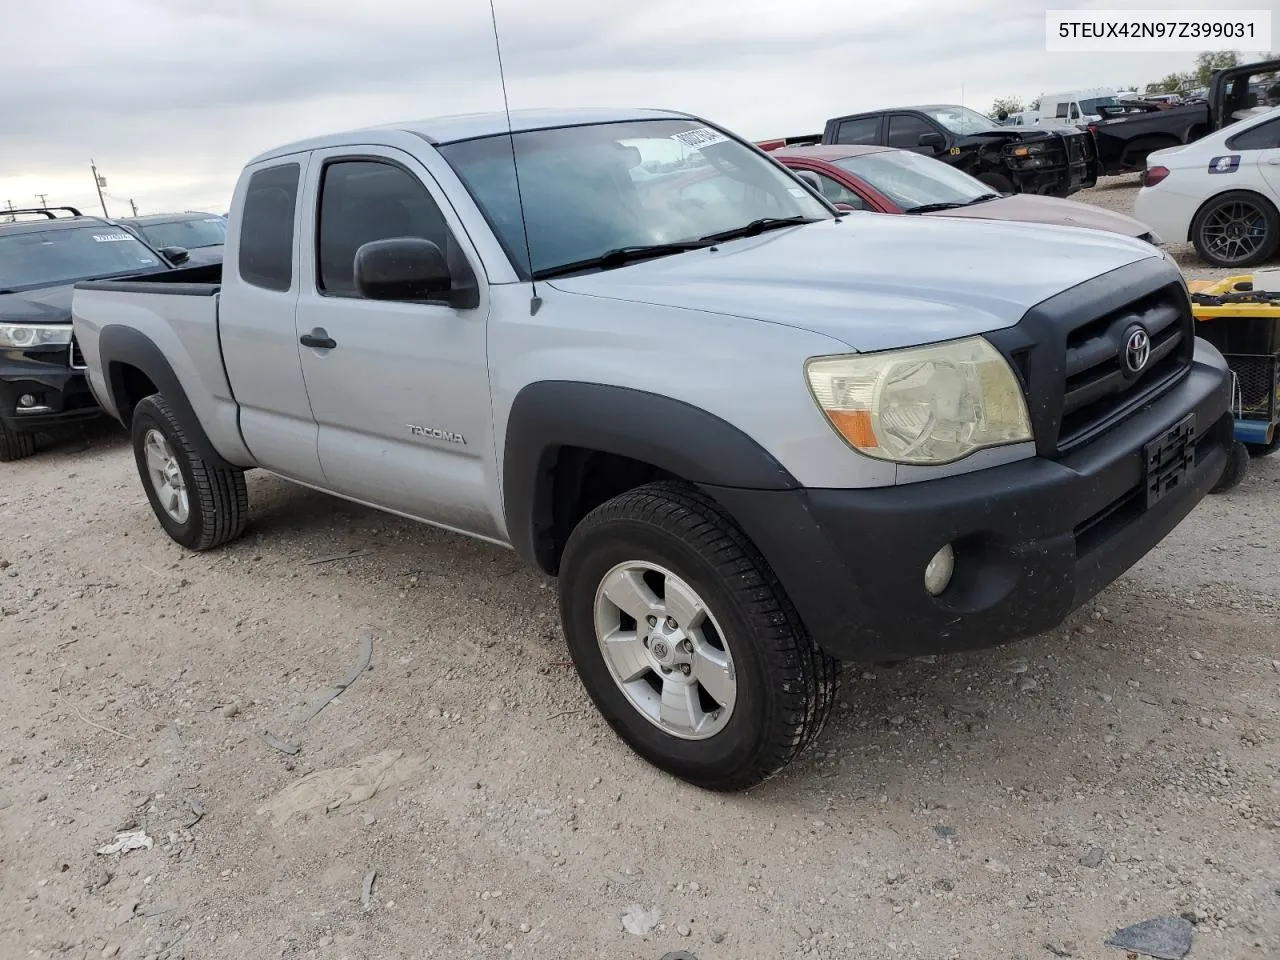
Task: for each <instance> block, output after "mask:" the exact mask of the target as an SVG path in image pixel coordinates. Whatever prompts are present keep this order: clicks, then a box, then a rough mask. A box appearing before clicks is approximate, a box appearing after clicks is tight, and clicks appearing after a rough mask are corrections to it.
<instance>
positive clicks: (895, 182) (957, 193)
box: [758, 141, 1159, 243]
mask: <svg viewBox="0 0 1280 960" xmlns="http://www.w3.org/2000/svg"><path fill="white" fill-rule="evenodd" d="M784 143H785V141H765V142H764V143H760V144H758V146H760V147H761V148H762V149H764V150H767V151H769V155H770V156H772V157H773V158H774V159H776V160H777V161H778V162H779V163H781V164H783V165H785V166H787V167H790V168H791V169H792V170H795V171H797V172H799V173H804V172H806V171H807V174H808V175H807V176H806V177H805V179H806V180H808V181H809V182H810V183H812V184H813V185H814V186H816V187H817V188H818V189H819V190H820V191H821V192H822V195H823V196H824V197H826V198H827V199H828V200H830V201H831V202H832V203H834V204H836V205H837V206H842V207H846V208H851V209H854V210H869V211H872V212H875V213H910V214H923V215H926V216H941V217H968V218H974V219H980V220H1018V221H1023V222H1027V223H1050V224H1057V225H1060V226H1073V227H1089V228H1092V229H1094V230H1109V231H1111V232H1112V233H1120V234H1124V235H1125V236H1129V237H1138V238H1139V239H1142V240H1146V241H1147V242H1148V243H1158V242H1159V238H1158V237H1155V236H1154V235H1153V234H1152V232H1151V228H1150V227H1148V226H1146V225H1145V224H1143V223H1141V222H1139V221H1138V220H1135V219H1134V218H1133V217H1129V216H1125V215H1124V214H1123V213H1117V212H1115V211H1114V210H1106V209H1103V208H1102V207H1096V206H1093V205H1092V204H1088V203H1078V202H1077V201H1075V200H1064V199H1062V198H1059V197H1046V196H1039V195H1036V194H1031V193H1013V194H999V193H995V192H994V191H993V190H992V189H991V187H989V186H988V185H987V184H985V183H983V182H982V181H981V180H978V179H976V178H974V177H971V176H969V174H967V173H965V172H964V171H962V170H957V169H956V168H955V167H953V166H951V165H950V164H946V163H942V162H941V161H938V160H935V159H933V158H932V157H927V156H924V155H923V154H920V153H915V152H913V151H910V150H899V149H897V148H894V147H882V146H864V145H857V144H844V145H840V146H796V147H789V146H785V145H784Z"/></svg>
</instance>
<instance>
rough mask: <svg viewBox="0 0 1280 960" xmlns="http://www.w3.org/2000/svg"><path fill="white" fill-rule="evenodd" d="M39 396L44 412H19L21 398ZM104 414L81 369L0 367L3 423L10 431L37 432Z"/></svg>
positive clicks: (24, 365)
mask: <svg viewBox="0 0 1280 960" xmlns="http://www.w3.org/2000/svg"><path fill="white" fill-rule="evenodd" d="M27 393H30V394H35V395H37V396H39V398H40V403H39V405H40V406H42V407H45V408H48V409H47V411H45V412H41V413H20V412H19V408H18V398H19V397H21V396H22V395H23V394H27ZM101 415H102V408H101V407H100V406H98V402H97V400H96V399H95V398H94V396H93V392H92V391H91V390H90V389H89V382H88V380H87V379H86V378H85V375H84V372H83V371H81V370H73V369H71V368H70V367H58V366H54V365H52V364H47V363H17V362H6V363H3V364H0V420H2V421H4V424H5V426H6V427H8V428H9V429H10V430H15V431H19V432H22V433H35V432H38V431H44V430H53V429H56V428H59V427H63V426H67V425H70V424H74V423H79V422H80V421H82V420H88V419H92V418H93V417H98V416H101Z"/></svg>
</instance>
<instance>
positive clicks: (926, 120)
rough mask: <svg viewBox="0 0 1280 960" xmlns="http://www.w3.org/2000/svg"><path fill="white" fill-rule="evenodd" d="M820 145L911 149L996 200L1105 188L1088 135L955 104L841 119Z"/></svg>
mask: <svg viewBox="0 0 1280 960" xmlns="http://www.w3.org/2000/svg"><path fill="white" fill-rule="evenodd" d="M798 141H799V138H791V139H790V140H789V142H791V143H798ZM818 141H819V138H812V139H810V140H809V142H818ZM820 142H821V143H823V144H827V145H835V144H839V145H842V146H847V145H849V144H862V145H869V146H885V147H898V148H900V149H902V150H912V151H914V152H916V153H922V154H924V155H925V156H928V157H934V158H936V159H938V160H941V161H942V162H943V163H948V164H950V165H951V166H953V167H957V168H959V169H960V170H963V171H964V172H965V173H968V174H970V175H971V176H974V177H976V178H977V179H979V180H981V181H982V182H983V183H985V184H986V185H987V186H988V187H990V188H991V189H993V190H995V191H996V192H997V193H1037V194H1047V195H1050V196H1057V197H1066V196H1070V195H1071V194H1073V193H1075V192H1076V191H1077V190H1082V189H1085V188H1086V187H1092V186H1093V185H1094V184H1095V183H1097V181H1098V165H1097V151H1096V148H1095V146H1094V142H1093V136H1092V134H1090V133H1089V132H1088V131H1085V130H1077V129H1075V128H1073V127H1062V128H1048V127H1045V126H1034V127H1019V126H1001V125H1000V124H999V123H997V122H996V121H994V120H992V119H991V118H990V117H987V116H984V115H983V114H981V113H978V112H977V111H976V110H970V109H969V108H968V107H961V106H955V105H953V104H940V105H933V106H923V107H900V108H898V109H894V110H876V111H872V112H869V113H855V114H851V115H849V116H847V117H836V118H834V119H832V120H828V121H827V125H826V129H825V130H824V132H823V134H822V137H821V138H820Z"/></svg>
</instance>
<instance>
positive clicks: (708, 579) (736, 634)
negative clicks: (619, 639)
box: [560, 483, 840, 790]
mask: <svg viewBox="0 0 1280 960" xmlns="http://www.w3.org/2000/svg"><path fill="white" fill-rule="evenodd" d="M629 562H641V563H652V564H658V565H660V566H662V567H664V568H666V569H667V570H670V571H671V572H672V573H674V574H675V575H676V576H678V577H679V578H680V579H682V580H683V581H684V582H685V583H687V584H688V585H689V586H690V587H691V588H692V589H693V590H694V591H695V592H696V593H697V594H698V596H699V597H701V598H704V601H705V603H706V606H707V608H708V609H709V610H710V611H711V612H712V615H713V616H714V618H715V620H716V621H717V622H718V624H719V625H720V627H721V630H722V633H723V637H722V639H723V640H724V645H725V647H727V649H728V650H729V652H730V655H731V656H732V658H733V664H734V669H735V671H736V680H737V685H736V691H737V693H736V700H735V703H734V705H733V709H732V711H731V713H730V714H729V717H728V719H727V721H725V725H724V727H723V729H721V730H720V731H719V732H716V733H714V734H713V735H711V736H709V737H707V738H706V739H701V740H690V739H682V738H680V737H677V736H674V735H672V734H671V733H668V732H667V731H666V730H664V729H662V728H660V727H659V726H658V725H657V724H656V723H655V722H653V721H651V720H649V719H647V718H646V716H645V715H643V714H642V713H641V712H640V710H639V709H638V708H637V707H636V706H633V705H632V703H631V701H630V700H629V699H628V697H627V695H626V694H624V693H623V692H622V689H621V687H620V686H619V684H618V683H617V682H616V681H615V680H614V678H613V674H612V673H611V672H610V669H609V666H608V665H607V663H606V662H605V658H604V655H603V654H602V652H601V648H600V644H599V643H598V641H597V639H596V627H595V602H596V592H597V590H598V589H599V587H600V585H601V584H602V582H603V580H604V578H605V576H606V575H607V574H608V573H609V572H610V571H611V570H613V568H614V567H615V566H617V565H618V564H623V563H629ZM560 615H561V620H562V622H563V624H564V631H565V637H566V639H567V641H568V646H569V651H570V653H571V655H572V657H573V661H574V664H575V665H576V667H577V670H578V675H579V677H581V679H582V683H583V686H584V687H585V688H586V690H587V693H588V694H589V695H590V697H591V699H592V700H593V701H594V702H595V705H596V707H597V708H598V709H599V710H600V713H601V714H602V715H603V716H604V718H605V720H606V721H607V722H608V723H609V725H610V726H611V727H613V729H614V731H615V732H616V733H617V734H618V735H619V736H620V737H621V738H622V739H623V740H625V741H626V742H627V743H628V744H629V745H630V746H631V748H632V749H633V750H635V751H636V753H638V754H639V755H640V756H641V757H643V758H644V759H645V760H647V761H648V762H650V763H652V764H653V765H654V766H656V767H658V768H660V769H662V770H665V771H667V772H668V773H671V774H673V775H675V776H677V777H680V778H681V779H683V780H686V781H688V782H689V783H692V784H694V785H696V786H699V787H704V788H706V789H710V790H741V789H745V788H747V787H750V786H752V785H754V784H757V783H760V782H761V781H763V780H766V779H768V778H769V777H771V776H773V775H774V774H776V773H777V772H778V771H780V770H781V769H782V768H783V767H785V766H786V765H787V764H788V763H790V762H791V761H792V760H793V759H794V758H795V757H796V756H797V755H798V754H799V753H800V752H801V751H802V750H803V749H804V748H805V747H806V746H808V744H809V743H810V742H811V741H812V740H813V739H814V738H815V737H816V736H817V735H818V733H819V732H820V731H821V730H822V727H823V725H824V724H825V723H826V720H827V717H828V715H829V714H830V712H831V707H832V704H833V703H834V702H835V698H836V693H837V688H838V685H839V675H840V663H839V661H837V660H834V659H832V658H831V657H828V656H827V655H826V654H824V653H823V652H822V651H821V650H820V649H819V648H818V646H817V645H816V644H815V643H814V642H813V639H812V637H810V636H809V633H808V631H807V630H806V629H805V626H804V624H803V623H802V622H801V621H800V617H799V615H798V614H797V613H796V611H795V609H794V607H792V605H791V602H790V600H789V599H788V598H787V596H786V594H785V592H784V591H783V589H782V586H781V584H779V583H778V580H777V578H776V577H775V576H774V574H773V571H772V570H771V569H770V568H769V565H768V564H767V563H766V562H765V560H764V558H763V557H762V556H761V555H760V552H759V551H758V550H757V549H756V548H755V546H754V545H753V544H752V543H751V541H750V540H748V539H747V537H746V535H745V534H744V533H743V532H742V531H741V530H740V529H738V527H737V525H736V524H735V523H734V522H733V521H732V520H731V519H730V518H729V517H728V515H726V514H725V513H724V512H723V511H722V510H721V509H720V508H719V507H718V506H717V505H716V504H715V503H714V502H713V501H712V500H711V499H709V498H708V497H706V496H704V495H703V494H701V493H700V492H698V491H696V490H694V489H692V488H690V487H687V486H685V485H683V484H678V483H654V484H649V485H647V486H643V487H639V488H637V489H635V490H631V491H629V492H627V493H624V494H622V495H620V496H618V497H615V498H614V499H612V500H610V501H608V502H607V503H605V504H603V505H602V506H600V507H598V508H596V509H595V510H593V511H592V512H591V513H590V514H588V515H587V516H586V517H585V518H584V519H583V520H582V521H581V522H580V523H579V524H578V525H577V527H576V528H574V530H573V533H572V534H571V535H570V537H569V541H568V543H567V545H566V547H565V551H564V557H563V559H562V562H561V567H560ZM655 676H656V674H655Z"/></svg>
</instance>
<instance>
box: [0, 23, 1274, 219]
mask: <svg viewBox="0 0 1280 960" xmlns="http://www.w3.org/2000/svg"><path fill="white" fill-rule="evenodd" d="M496 3H497V11H498V20H499V28H500V30H501V32H502V41H503V55H504V58H505V62H506V67H507V84H508V90H509V93H510V96H511V103H512V106H513V108H518V107H536V106H618V105H621V106H646V107H670V108H674V109H681V110H688V111H691V112H694V113H699V114H702V115H704V116H707V117H709V118H711V119H714V120H716V121H718V122H720V123H722V124H724V125H726V126H728V127H730V128H731V129H734V130H736V131H738V132H739V133H741V134H743V135H745V136H748V137H751V138H754V139H762V138H764V137H768V136H774V135H782V134H788V133H810V132H820V131H821V129H822V125H823V121H824V120H825V119H826V118H827V117H829V116H835V115H838V114H842V113H850V112H853V111H856V110H862V109H874V108H877V107H889V106H899V105H907V104H910V103H921V102H939V101H949V102H960V101H961V97H962V96H963V102H964V103H966V104H968V105H970V106H973V107H976V108H978V109H981V110H986V109H987V108H988V107H989V106H990V104H991V101H992V99H993V98H994V97H996V96H999V95H1003V94H1018V95H1021V96H1023V97H1025V98H1030V97H1033V96H1035V95H1037V94H1039V93H1041V92H1047V91H1051V90H1055V89H1073V88H1081V87H1093V86H1108V85H1121V84H1142V83H1145V82H1147V81H1149V80H1155V79H1158V78H1159V77H1161V76H1163V75H1165V74H1167V73H1169V72H1171V71H1174V70H1182V69H1185V68H1186V67H1188V66H1190V64H1191V61H1192V59H1193V55H1192V54H1068V53H1046V52H1045V49H1044V46H1045V28H1044V10H1045V8H1046V7H1053V8H1055V9H1069V8H1079V9H1081V10H1088V9H1114V8H1116V7H1121V6H1123V7H1127V8H1129V9H1135V8H1144V7H1148V8H1156V9H1171V8H1183V9H1194V8H1197V7H1200V8H1203V7H1208V6H1213V4H1209V3H1207V2H1205V0H1190V2H1186V0H1159V2H1157V3H1150V2H1146V0H1126V2H1123V3H1121V2H1119V0H1111V2H1107V0H1102V2H1092V3H1090V2H1085V0H1049V2H1045V3H1042V4H1036V3H1029V2H1027V0H890V2H873V0H787V2H783V3H779V2H777V0H626V2H620V3H615V2H610V0H594V2H588V0H536V2H535V0H496ZM0 4H2V5H3V7H4V14H3V21H4V23H3V26H4V31H3V32H4V35H5V40H6V43H5V48H4V53H3V54H2V55H0V206H3V205H4V204H5V201H7V200H12V201H13V202H14V203H15V204H16V205H19V206H25V205H32V204H34V203H35V202H36V200H35V195H36V194H37V193H46V194H48V197H49V202H50V203H69V204H73V205H76V206H79V207H81V208H82V209H83V210H85V212H89V211H90V210H97V208H98V204H97V197H96V195H95V193H94V190H93V181H92V179H91V176H90V173H89V161H90V159H91V158H92V159H93V160H95V161H96V162H97V164H98V167H99V170H100V172H101V173H102V174H103V175H104V176H105V177H106V178H107V188H106V189H107V194H108V196H107V205H108V208H109V210H110V212H111V213H112V214H113V215H120V216H123V215H127V211H128V200H129V198H133V199H134V200H135V201H136V202H137V204H138V207H139V209H140V211H141V212H143V213H147V212H151V213H155V212H162V211H167V210H174V209H194V208H198V209H205V210H215V211H218V212H221V211H223V210H224V209H225V208H226V205H227V203H228V202H229V198H230V193H231V188H232V186H233V184H234V182H235V178H236V175H237V174H238V172H239V168H240V166H241V164H242V163H243V162H244V161H245V160H246V159H247V158H248V157H250V156H252V155H253V154H255V153H257V152H259V151H261V150H263V149H266V148H268V147H271V146H275V145H277V144H279V143H283V142H286V141H289V140H293V139H297V138H299V137H304V136H309V135H312V134H318V133H324V132H330V131H334V130H340V129H345V128H349V127H355V126H365V125H368V124H373V123H386V122H391V121H395V120H402V119H413V118H421V117H429V116H433V115H438V114H445V113H458V112H466V111H472V110H494V109H500V108H501V103H502V101H501V92H500V87H499V83H498V72H497V61H496V59H495V56H494V45H493V35H492V33H491V32H490V31H491V27H490V22H489V8H488V3H487V0H37V2H34V3H21V2H20V0H0ZM1224 6H1226V7H1238V8H1254V9H1258V8H1263V9H1266V8H1271V9H1275V8H1276V7H1277V0H1253V2H1243V0H1226V2H1225V4H1224ZM1277 22H1278V23H1280V16H1277ZM1241 52H1242V54H1245V55H1246V56H1249V57H1252V55H1254V54H1256V53H1258V52H1259V51H1244V50H1242V51H1241Z"/></svg>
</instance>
